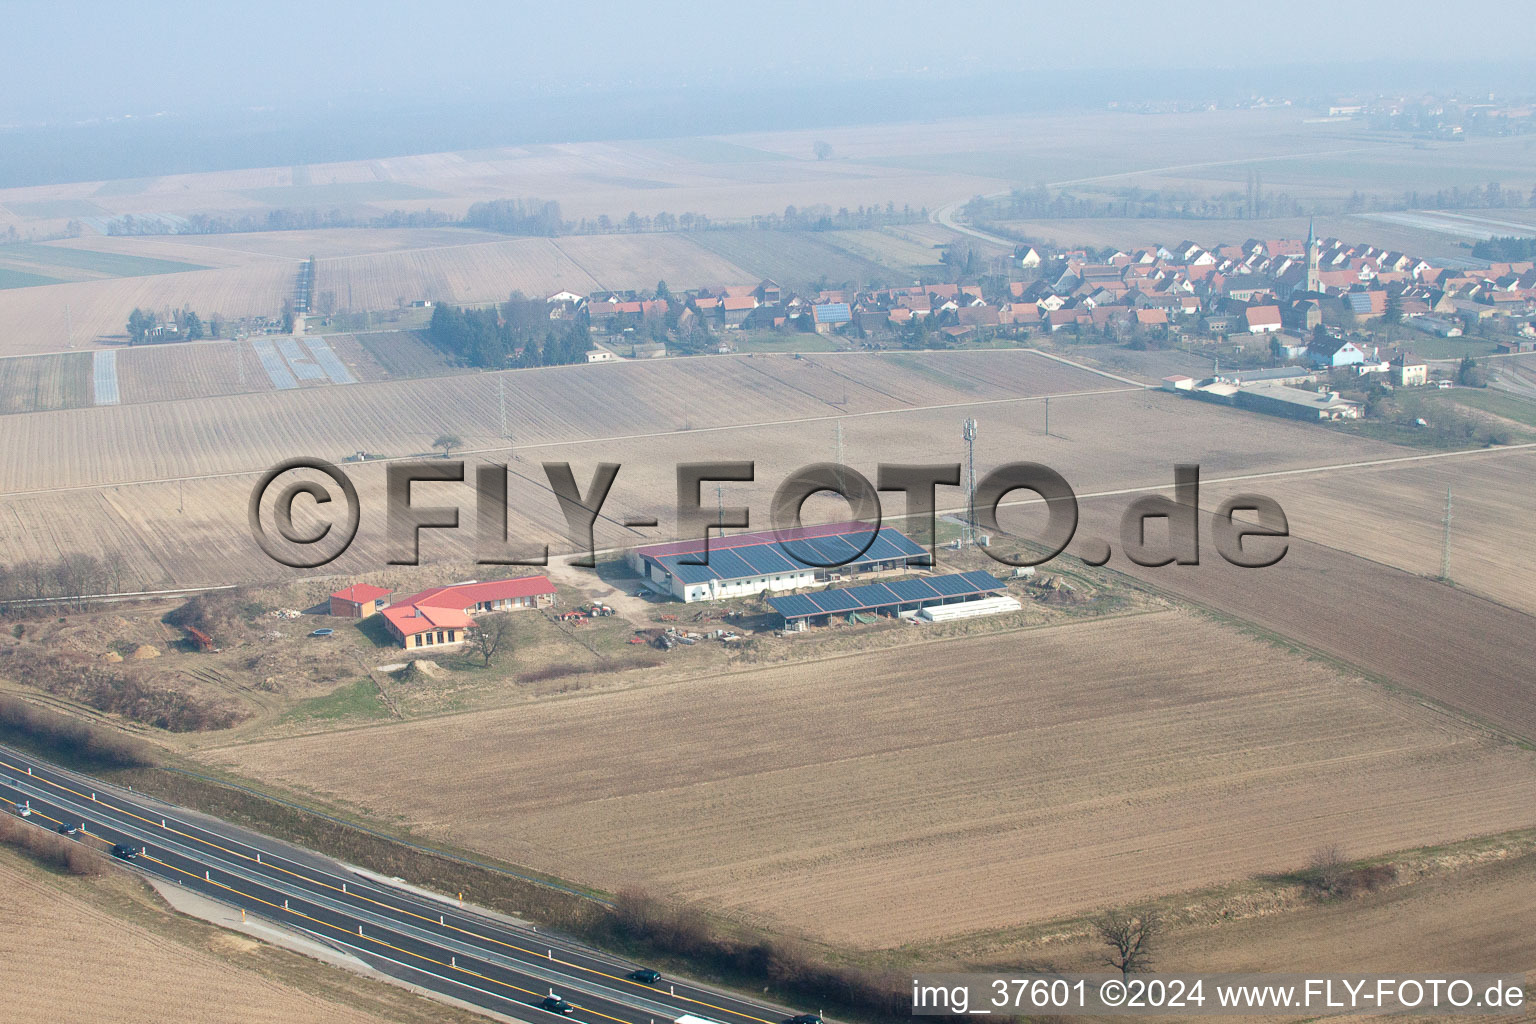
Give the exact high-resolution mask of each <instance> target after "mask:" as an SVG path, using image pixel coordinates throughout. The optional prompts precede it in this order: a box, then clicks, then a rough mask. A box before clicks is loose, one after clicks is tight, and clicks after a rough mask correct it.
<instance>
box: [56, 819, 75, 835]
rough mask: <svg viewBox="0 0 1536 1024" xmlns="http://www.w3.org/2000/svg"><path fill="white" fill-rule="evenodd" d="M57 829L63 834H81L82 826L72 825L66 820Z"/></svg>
mask: <svg viewBox="0 0 1536 1024" xmlns="http://www.w3.org/2000/svg"><path fill="white" fill-rule="evenodd" d="M56 831H57V832H58V833H59V835H61V836H75V835H79V834H80V826H79V825H71V824H70V823H69V822H67V821H66V822H64V823H63V824H61V825H60V826H59V827H58V829H57V830H56Z"/></svg>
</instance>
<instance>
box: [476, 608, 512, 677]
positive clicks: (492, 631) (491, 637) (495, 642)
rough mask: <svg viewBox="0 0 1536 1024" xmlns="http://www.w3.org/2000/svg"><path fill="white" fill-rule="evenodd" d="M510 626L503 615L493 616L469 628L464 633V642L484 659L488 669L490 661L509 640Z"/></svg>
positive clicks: (510, 634)
mask: <svg viewBox="0 0 1536 1024" xmlns="http://www.w3.org/2000/svg"><path fill="white" fill-rule="evenodd" d="M511 636H512V624H511V623H510V622H508V621H507V617H506V616H505V615H493V616H491V617H490V618H489V619H487V620H486V621H485V622H481V623H477V624H475V625H473V626H471V627H470V628H469V629H468V630H467V631H466V632H465V633H464V640H465V642H466V643H468V644H469V646H470V647H472V648H474V650H475V651H476V652H477V653H478V654H479V655H480V657H482V658H484V659H485V664H486V667H487V668H489V667H490V664H491V660H492V659H493V658H495V657H496V654H497V652H498V651H500V650H501V649H502V647H503V646H504V645H505V644H506V643H507V641H508V640H510V639H511Z"/></svg>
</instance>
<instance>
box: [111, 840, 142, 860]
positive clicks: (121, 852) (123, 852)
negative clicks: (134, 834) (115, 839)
mask: <svg viewBox="0 0 1536 1024" xmlns="http://www.w3.org/2000/svg"><path fill="white" fill-rule="evenodd" d="M138 855H139V851H138V850H135V849H134V848H133V847H131V846H124V845H123V844H122V843H118V844H116V845H115V846H113V847H112V856H114V857H116V858H117V859H118V860H133V859H135V858H136V857H138Z"/></svg>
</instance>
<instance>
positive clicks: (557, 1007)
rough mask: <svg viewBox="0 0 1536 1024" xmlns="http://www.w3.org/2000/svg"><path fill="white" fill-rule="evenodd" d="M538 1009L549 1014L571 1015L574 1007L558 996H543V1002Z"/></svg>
mask: <svg viewBox="0 0 1536 1024" xmlns="http://www.w3.org/2000/svg"><path fill="white" fill-rule="evenodd" d="M539 1009H541V1010H548V1011H549V1012H550V1013H571V1012H572V1011H574V1010H575V1009H576V1007H574V1006H572V1005H571V1004H570V1003H568V1002H566V1001H565V1000H564V999H561V998H560V997H559V996H545V997H544V1001H543V1002H542V1003H540V1004H539Z"/></svg>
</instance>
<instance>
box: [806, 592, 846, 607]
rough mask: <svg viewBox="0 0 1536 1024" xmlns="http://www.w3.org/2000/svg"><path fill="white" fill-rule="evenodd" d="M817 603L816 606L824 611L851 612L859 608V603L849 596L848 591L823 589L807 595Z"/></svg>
mask: <svg viewBox="0 0 1536 1024" xmlns="http://www.w3.org/2000/svg"><path fill="white" fill-rule="evenodd" d="M806 596H807V597H809V598H810V599H811V600H812V601H814V602H815V603H816V607H818V608H820V609H821V610H822V611H824V612H849V611H853V609H855V608H857V607H858V605H859V603H858V602H857V601H855V600H854V599H853V598H851V597H849V596H848V594H847V592H846V591H842V590H823V591H822V592H821V593H819V594H808V595H806Z"/></svg>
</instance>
